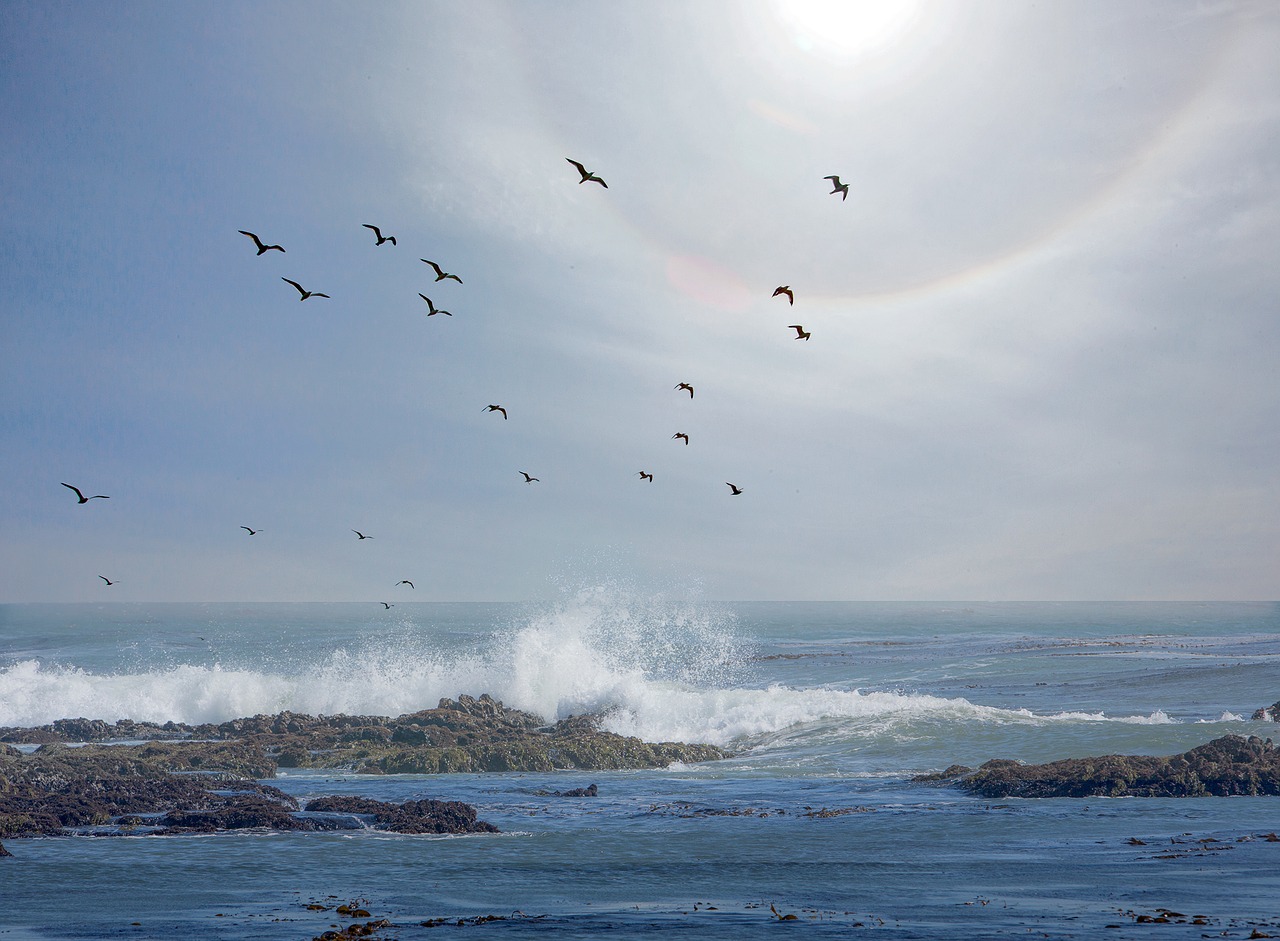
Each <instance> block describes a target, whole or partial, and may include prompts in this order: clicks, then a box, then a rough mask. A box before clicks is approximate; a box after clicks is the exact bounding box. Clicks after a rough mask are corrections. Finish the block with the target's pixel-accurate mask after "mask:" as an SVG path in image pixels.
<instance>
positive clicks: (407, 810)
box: [306, 795, 498, 833]
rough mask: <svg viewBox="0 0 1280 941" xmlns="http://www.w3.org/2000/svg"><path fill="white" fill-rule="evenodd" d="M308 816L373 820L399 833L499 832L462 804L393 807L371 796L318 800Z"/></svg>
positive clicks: (312, 802)
mask: <svg viewBox="0 0 1280 941" xmlns="http://www.w3.org/2000/svg"><path fill="white" fill-rule="evenodd" d="M306 809H307V812H308V813H327V814H353V815H358V816H361V817H369V818H370V819H371V820H372V822H373V824H372V825H373V828H374V829H376V830H391V831H394V832H396V833H497V832H498V828H497V827H495V826H493V824H490V823H485V822H484V821H483V820H477V819H476V809H475V808H474V807H472V806H471V805H470V804H464V803H462V802H461V801H438V800H430V799H427V800H416V801H405V802H404V803H403V804H391V803H388V802H386V801H380V800H374V799H373V798H370V797H352V796H343V795H339V796H335V797H317V798H314V799H312V800H310V801H307V808H306Z"/></svg>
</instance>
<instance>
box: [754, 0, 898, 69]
mask: <svg viewBox="0 0 1280 941" xmlns="http://www.w3.org/2000/svg"><path fill="white" fill-rule="evenodd" d="M774 9H775V11H776V15H777V17H778V20H779V22H780V24H781V25H782V27H783V29H784V30H786V32H787V33H788V34H789V38H790V39H791V40H792V41H793V42H795V44H796V45H797V46H799V47H800V48H802V49H804V50H805V51H808V52H813V53H817V54H822V55H826V56H831V57H835V58H856V57H859V56H864V55H870V54H872V53H875V52H877V51H880V50H882V49H884V48H885V47H887V46H889V45H892V44H893V43H894V42H895V41H896V40H898V39H899V38H900V37H901V36H902V35H903V34H904V33H906V32H907V30H908V29H909V28H910V27H911V26H912V24H913V23H915V21H916V20H917V18H918V17H919V15H920V9H919V4H918V3H917V2H916V0H774Z"/></svg>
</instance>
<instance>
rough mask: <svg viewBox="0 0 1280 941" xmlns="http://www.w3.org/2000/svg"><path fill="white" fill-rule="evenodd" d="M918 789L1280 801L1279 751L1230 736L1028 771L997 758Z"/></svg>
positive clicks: (953, 770)
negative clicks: (1182, 748) (1156, 752)
mask: <svg viewBox="0 0 1280 941" xmlns="http://www.w3.org/2000/svg"><path fill="white" fill-rule="evenodd" d="M913 780H915V781H917V782H926V783H938V784H949V785H953V786H955V787H959V788H961V789H963V790H966V791H969V792H970V793H972V794H977V795H979V796H982V797H1227V796H1242V795H1248V796H1261V795H1280V751H1278V750H1277V749H1276V748H1275V746H1274V745H1273V744H1272V743H1271V740H1270V739H1261V738H1258V737H1257V736H1252V735H1251V736H1249V737H1248V738H1245V737H1244V736H1241V735H1225V736H1223V737H1222V738H1217V739H1214V740H1213V741H1211V742H1207V743H1205V744H1204V745H1200V746H1197V747H1196V748H1193V749H1191V750H1190V751H1187V752H1183V753H1182V754H1179V755H1168V756H1152V755H1103V756H1100V757H1095V758H1068V759H1064V760H1062V761H1051V762H1048V763H1046V764H1039V765H1024V764H1020V763H1019V762H1016V761H1011V760H1009V759H1000V758H998V759H993V760H991V761H988V762H986V763H985V764H983V765H981V766H980V767H979V768H978V769H977V770H974V769H971V768H967V767H964V766H962V765H952V766H951V767H950V768H947V770H946V771H943V772H941V773H940V774H927V775H920V776H918V777H916V778H914V779H913Z"/></svg>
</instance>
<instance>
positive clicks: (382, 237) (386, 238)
mask: <svg viewBox="0 0 1280 941" xmlns="http://www.w3.org/2000/svg"><path fill="white" fill-rule="evenodd" d="M361 225H363V226H364V228H366V229H372V230H373V234H374V235H376V236H377V237H378V245H381V244H382V243H383V242H390V243H391V244H392V245H394V244H395V243H396V237H395V236H394V235H383V234H382V230H381V229H379V228H378V227H377V226H376V225H369V223H367V222H364V223H361Z"/></svg>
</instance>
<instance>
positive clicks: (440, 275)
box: [418, 258, 462, 284]
mask: <svg viewBox="0 0 1280 941" xmlns="http://www.w3.org/2000/svg"><path fill="white" fill-rule="evenodd" d="M418 260H419V261H420V262H422V263H423V264H426V265H430V266H431V267H432V268H434V269H435V270H436V280H437V281H443V280H444V279H445V278H453V280H455V281H457V282H458V283H459V284H461V283H462V279H461V278H459V277H458V276H457V275H456V274H449V273H448V272H447V271H445V270H444V269H443V268H441V267H440V266H439V265H437V264H436V263H435V262H434V261H427V259H425V258H419V259H418Z"/></svg>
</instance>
